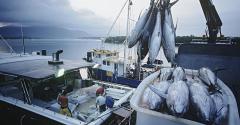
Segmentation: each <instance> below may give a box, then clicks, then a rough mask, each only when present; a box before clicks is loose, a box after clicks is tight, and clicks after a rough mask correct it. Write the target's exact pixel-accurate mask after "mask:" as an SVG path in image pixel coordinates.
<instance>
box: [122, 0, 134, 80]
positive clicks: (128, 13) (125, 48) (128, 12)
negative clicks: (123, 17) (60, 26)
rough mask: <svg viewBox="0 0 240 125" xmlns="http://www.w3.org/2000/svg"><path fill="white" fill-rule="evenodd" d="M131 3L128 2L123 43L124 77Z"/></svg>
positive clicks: (129, 0)
mask: <svg viewBox="0 0 240 125" xmlns="http://www.w3.org/2000/svg"><path fill="white" fill-rule="evenodd" d="M131 5H132V1H131V0H128V11H127V30H126V40H125V42H124V66H123V74H124V76H126V65H127V59H126V58H127V55H126V54H127V45H128V34H129V25H130V20H129V16H130V11H131Z"/></svg>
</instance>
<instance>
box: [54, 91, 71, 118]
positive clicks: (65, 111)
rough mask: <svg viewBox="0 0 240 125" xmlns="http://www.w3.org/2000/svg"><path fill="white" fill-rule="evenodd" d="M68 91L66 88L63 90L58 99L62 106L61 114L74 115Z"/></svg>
mask: <svg viewBox="0 0 240 125" xmlns="http://www.w3.org/2000/svg"><path fill="white" fill-rule="evenodd" d="M66 94H67V92H66V91H65V90H63V91H62V93H61V94H59V95H58V98H57V101H58V104H59V105H60V106H61V107H60V114H63V115H67V116H70V117H72V113H71V111H70V109H69V108H68V98H67V96H66Z"/></svg>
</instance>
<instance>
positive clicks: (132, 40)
mask: <svg viewBox="0 0 240 125" xmlns="http://www.w3.org/2000/svg"><path fill="white" fill-rule="evenodd" d="M149 11H151V10H150V9H147V10H145V12H144V13H143V15H142V16H141V17H140V18H139V19H138V21H137V23H136V25H135V27H134V29H133V30H132V33H131V36H130V37H129V39H128V47H129V48H132V47H133V46H134V45H135V44H136V43H137V42H138V40H139V39H140V37H141V32H142V29H143V28H144V25H145V23H146V22H147V18H148V15H149Z"/></svg>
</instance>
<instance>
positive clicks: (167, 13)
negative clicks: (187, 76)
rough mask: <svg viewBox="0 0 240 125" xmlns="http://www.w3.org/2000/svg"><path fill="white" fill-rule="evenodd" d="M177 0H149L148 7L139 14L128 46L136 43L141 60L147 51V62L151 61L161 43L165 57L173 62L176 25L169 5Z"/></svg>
mask: <svg viewBox="0 0 240 125" xmlns="http://www.w3.org/2000/svg"><path fill="white" fill-rule="evenodd" d="M177 1H178V0H176V1H175V2H172V3H170V0H156V2H155V0H151V3H150V7H149V8H148V9H147V10H146V11H145V12H144V13H143V14H142V16H139V19H138V21H137V23H136V25H135V27H134V28H133V30H132V33H131V35H130V37H129V39H128V47H129V48H132V47H133V46H135V45H138V51H137V54H138V58H139V59H141V60H143V59H144V58H145V57H146V55H147V54H148V53H149V58H148V62H149V63H153V62H154V61H155V59H156V57H157V56H158V53H159V50H160V47H161V45H162V46H163V51H164V54H165V57H166V58H167V60H168V61H169V62H172V63H174V59H175V37H176V33H175V30H176V27H174V25H173V19H172V14H171V7H172V6H173V5H174V4H175V3H176V2H177ZM137 43H138V44H137Z"/></svg>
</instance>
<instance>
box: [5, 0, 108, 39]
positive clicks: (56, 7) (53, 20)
mask: <svg viewBox="0 0 240 125" xmlns="http://www.w3.org/2000/svg"><path fill="white" fill-rule="evenodd" d="M0 22H1V24H8V25H11V24H12V25H19V24H22V25H24V26H55V27H63V28H68V29H75V30H82V31H86V32H89V33H90V34H94V35H105V34H104V32H106V31H107V29H106V28H107V27H108V23H109V22H108V21H107V20H105V19H104V18H101V17H99V16H97V15H96V14H95V13H94V12H92V11H91V10H87V9H82V10H78V11H74V10H73V9H72V8H71V6H70V3H69V2H68V1H67V0H1V1H0Z"/></svg>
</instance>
